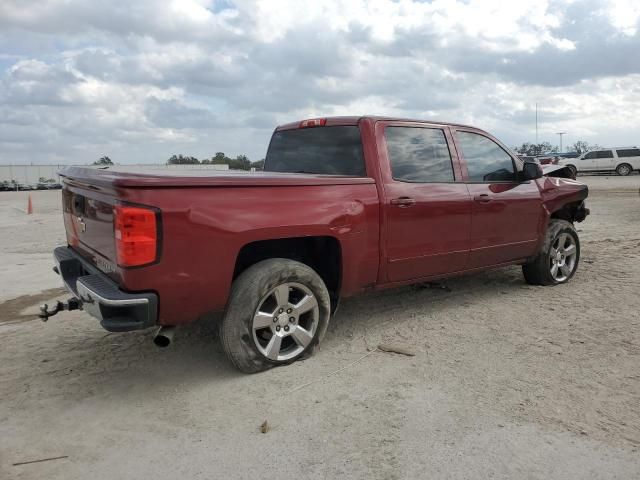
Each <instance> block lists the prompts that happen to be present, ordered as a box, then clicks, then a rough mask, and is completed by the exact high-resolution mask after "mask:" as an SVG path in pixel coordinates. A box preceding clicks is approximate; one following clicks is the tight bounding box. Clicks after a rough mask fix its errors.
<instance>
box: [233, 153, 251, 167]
mask: <svg viewBox="0 0 640 480" xmlns="http://www.w3.org/2000/svg"><path fill="white" fill-rule="evenodd" d="M229 168H230V169H232V170H249V169H250V168H251V160H249V159H248V158H247V156H246V155H238V156H237V157H236V158H234V159H229Z"/></svg>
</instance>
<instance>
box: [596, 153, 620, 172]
mask: <svg viewBox="0 0 640 480" xmlns="http://www.w3.org/2000/svg"><path fill="white" fill-rule="evenodd" d="M593 153H595V154H596V160H595V164H596V168H595V170H614V169H615V168H616V165H615V159H614V158H613V151H611V150H598V151H597V152H593Z"/></svg>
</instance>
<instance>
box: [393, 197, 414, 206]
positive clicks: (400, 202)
mask: <svg viewBox="0 0 640 480" xmlns="http://www.w3.org/2000/svg"><path fill="white" fill-rule="evenodd" d="M415 203H416V201H415V200H414V199H413V198H410V197H400V198H392V199H391V205H397V206H399V207H400V208H407V207H410V206H412V205H415Z"/></svg>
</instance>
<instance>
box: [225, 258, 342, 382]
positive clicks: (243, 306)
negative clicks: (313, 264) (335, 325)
mask: <svg viewBox="0 0 640 480" xmlns="http://www.w3.org/2000/svg"><path fill="white" fill-rule="evenodd" d="M330 308H331V305H330V300H329V293H328V291H327V288H326V286H325V284H324V282H323V281H322V279H321V278H320V276H319V275H318V274H317V273H316V272H315V271H314V270H313V269H311V268H310V267H309V266H307V265H305V264H303V263H300V262H296V261H293V260H288V259H283V258H274V259H269V260H264V261H262V262H259V263H256V264H255V265H253V266H251V267H249V268H248V269H247V270H245V271H244V272H243V273H242V274H241V275H240V276H239V277H238V278H237V279H236V280H235V282H234V283H233V287H232V291H231V296H230V299H229V304H228V306H227V311H226V313H225V317H224V319H223V321H222V324H221V331H220V338H221V339H222V346H223V348H224V350H225V353H226V354H227V356H228V357H229V359H230V360H231V362H232V363H233V364H234V365H235V366H236V367H237V368H238V369H239V370H241V371H242V372H245V373H255V372H260V371H263V370H267V369H269V368H271V367H274V366H277V365H285V364H288V363H291V362H294V361H296V360H299V359H301V358H304V357H306V356H308V355H310V354H311V353H312V352H313V350H314V349H315V347H316V346H317V345H318V343H319V342H320V340H322V337H323V336H324V334H325V332H326V330H327V325H328V323H329V315H330Z"/></svg>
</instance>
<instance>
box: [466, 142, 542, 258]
mask: <svg viewBox="0 0 640 480" xmlns="http://www.w3.org/2000/svg"><path fill="white" fill-rule="evenodd" d="M455 138H456V147H457V148H458V153H459V154H461V155H462V157H463V160H464V161H463V162H461V167H463V171H464V170H466V172H465V173H466V175H465V180H466V184H467V188H468V189H469V194H470V196H471V199H472V200H473V209H472V215H471V251H470V256H469V266H468V268H480V267H485V266H491V265H498V264H501V263H507V262H512V261H514V260H518V259H524V258H527V257H529V256H531V255H533V254H534V253H535V250H536V248H537V243H538V238H539V234H540V225H541V223H540V222H541V220H542V199H541V196H540V191H539V190H538V186H537V184H536V182H535V181H526V182H521V181H520V180H519V178H518V170H517V166H516V163H515V160H514V158H513V157H512V156H511V155H510V154H509V153H507V151H506V150H505V149H504V148H502V147H501V146H500V145H499V144H498V143H497V142H495V141H494V140H493V139H492V138H489V137H488V136H487V135H486V134H485V133H484V132H480V131H473V130H463V129H456V132H455ZM465 167H466V168H465Z"/></svg>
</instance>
